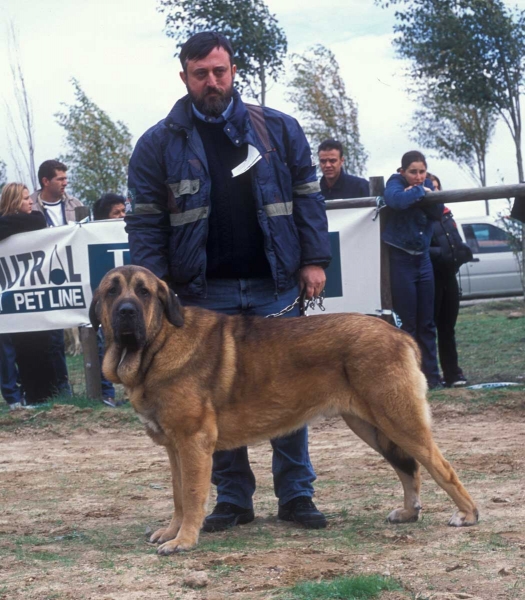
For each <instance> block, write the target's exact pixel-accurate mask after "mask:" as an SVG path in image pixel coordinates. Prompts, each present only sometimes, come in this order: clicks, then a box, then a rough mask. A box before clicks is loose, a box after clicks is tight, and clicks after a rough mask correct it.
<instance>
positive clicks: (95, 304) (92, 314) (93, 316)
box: [89, 288, 100, 332]
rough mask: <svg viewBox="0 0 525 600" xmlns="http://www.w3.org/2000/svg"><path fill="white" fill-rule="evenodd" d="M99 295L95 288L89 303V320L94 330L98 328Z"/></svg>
mask: <svg viewBox="0 0 525 600" xmlns="http://www.w3.org/2000/svg"><path fill="white" fill-rule="evenodd" d="M99 296H100V294H99V293H98V288H97V289H96V290H95V293H94V294H93V300H91V305H90V307H89V320H90V321H91V325H92V326H93V329H94V330H95V332H97V331H98V328H99V327H100V317H99V314H100V308H99Z"/></svg>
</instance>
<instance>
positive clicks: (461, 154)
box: [411, 88, 497, 186]
mask: <svg viewBox="0 0 525 600" xmlns="http://www.w3.org/2000/svg"><path fill="white" fill-rule="evenodd" d="M419 103H420V106H421V108H420V109H419V110H417V111H416V112H415V114H414V119H413V121H412V135H411V137H412V139H413V140H414V141H415V142H416V143H417V144H418V145H419V146H421V147H423V148H428V149H430V150H434V151H436V152H437V157H438V158H447V159H449V160H452V161H454V162H455V163H457V164H458V166H460V167H462V168H465V170H466V171H467V172H468V173H469V175H470V176H471V177H472V178H473V179H474V180H475V181H476V182H477V183H478V184H480V185H482V186H485V185H487V170H486V157H487V152H488V147H489V144H490V140H491V138H492V135H493V133H494V128H495V126H496V120H497V119H496V114H495V111H494V109H493V108H491V107H488V106H482V107H478V106H475V105H472V104H471V105H464V104H456V103H454V102H450V101H448V100H444V99H442V98H440V97H439V95H438V96H437V97H436V95H434V94H433V93H432V92H431V91H430V88H427V89H426V90H425V91H424V92H423V93H421V94H420V95H419Z"/></svg>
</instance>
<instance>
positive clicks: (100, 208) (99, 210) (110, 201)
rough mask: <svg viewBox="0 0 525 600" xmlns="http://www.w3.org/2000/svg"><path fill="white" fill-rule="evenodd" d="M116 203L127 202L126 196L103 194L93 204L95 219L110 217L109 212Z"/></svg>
mask: <svg viewBox="0 0 525 600" xmlns="http://www.w3.org/2000/svg"><path fill="white" fill-rule="evenodd" d="M115 204H126V198H124V196H120V195H119V194H111V193H110V194H103V195H102V196H100V198H99V199H98V200H97V201H96V202H95V204H93V219H94V220H95V221H101V220H102V219H109V213H110V212H111V209H112V208H113V207H114V206H115Z"/></svg>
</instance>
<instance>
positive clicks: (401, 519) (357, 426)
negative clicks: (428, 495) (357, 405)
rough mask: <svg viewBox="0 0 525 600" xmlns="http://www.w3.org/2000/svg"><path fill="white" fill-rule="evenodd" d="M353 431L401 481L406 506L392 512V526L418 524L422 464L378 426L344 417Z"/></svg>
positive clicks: (352, 416) (345, 415) (349, 416)
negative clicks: (420, 469) (390, 467)
mask: <svg viewBox="0 0 525 600" xmlns="http://www.w3.org/2000/svg"><path fill="white" fill-rule="evenodd" d="M342 416H343V419H344V420H345V421H346V424H347V425H348V427H350V429H351V430H352V431H353V432H354V433H355V434H356V435H357V436H358V437H360V438H361V439H362V440H363V441H364V442H366V443H367V444H368V445H369V446H370V447H371V448H373V449H374V450H375V451H376V452H379V454H381V456H383V457H384V458H385V459H386V460H387V461H388V462H389V463H390V464H391V465H392V467H393V469H394V470H395V472H396V473H397V476H398V477H399V479H400V481H401V485H402V486H403V493H404V506H403V508H397V509H396V510H393V511H392V512H391V513H390V514H389V515H388V517H387V520H388V521H390V523H411V522H414V521H417V520H418V518H419V513H420V511H421V502H420V499H419V491H420V489H421V474H420V471H419V464H418V463H417V461H416V460H414V459H413V458H412V457H411V456H409V455H408V454H407V453H406V452H404V451H403V450H402V449H401V448H400V447H399V446H397V445H396V444H394V443H393V442H392V441H391V440H389V439H388V438H387V437H386V436H385V435H383V434H382V433H381V432H380V431H379V430H378V429H377V428H376V427H374V426H373V425H371V424H370V423H367V422H366V421H363V419H360V418H359V417H356V416H354V415H348V414H343V415H342Z"/></svg>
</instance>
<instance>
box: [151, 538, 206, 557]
mask: <svg viewBox="0 0 525 600" xmlns="http://www.w3.org/2000/svg"><path fill="white" fill-rule="evenodd" d="M196 545H197V540H194V539H184V538H181V537H176V538H175V539H174V540H171V541H169V542H166V543H165V544H162V546H159V547H158V548H157V554H160V555H161V556H168V555H170V554H174V553H175V552H185V551H186V550H191V549H192V548H195V546H196Z"/></svg>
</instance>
